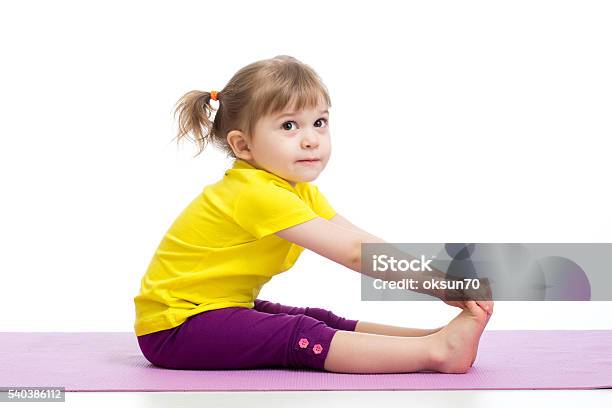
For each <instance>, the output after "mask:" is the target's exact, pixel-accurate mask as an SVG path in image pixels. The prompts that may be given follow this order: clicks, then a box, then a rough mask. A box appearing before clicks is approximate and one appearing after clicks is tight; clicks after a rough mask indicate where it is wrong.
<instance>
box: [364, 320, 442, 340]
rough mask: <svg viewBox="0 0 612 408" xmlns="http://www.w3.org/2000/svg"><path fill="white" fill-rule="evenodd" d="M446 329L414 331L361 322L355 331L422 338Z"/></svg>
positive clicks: (406, 328)
mask: <svg viewBox="0 0 612 408" xmlns="http://www.w3.org/2000/svg"><path fill="white" fill-rule="evenodd" d="M444 327H445V326H440V327H438V328H435V329H413V328H411V327H401V326H390V325H386V324H380V323H372V322H366V321H363V320H359V321H358V322H357V325H356V326H355V331H356V332H360V333H371V334H383V335H386V336H402V337H420V336H428V335H430V334H434V333H436V332H438V331H440V330H442V329H443V328H444Z"/></svg>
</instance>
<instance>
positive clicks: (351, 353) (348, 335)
mask: <svg viewBox="0 0 612 408" xmlns="http://www.w3.org/2000/svg"><path fill="white" fill-rule="evenodd" d="M436 346H437V344H436V343H434V341H433V340H432V339H431V338H430V337H398V336H385V335H380V334H371V333H359V332H349V331H338V332H336V335H335V336H334V337H333V339H332V342H331V345H330V349H329V353H328V355H327V359H326V360H325V366H324V368H325V370H326V371H332V372H341V373H410V372H417V371H435V369H436V361H435V357H434V356H435V352H434V347H436Z"/></svg>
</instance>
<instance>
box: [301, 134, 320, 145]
mask: <svg viewBox="0 0 612 408" xmlns="http://www.w3.org/2000/svg"><path fill="white" fill-rule="evenodd" d="M318 146H319V135H317V133H316V131H314V132H306V133H305V134H304V137H303V138H302V148H305V149H308V148H313V147H318Z"/></svg>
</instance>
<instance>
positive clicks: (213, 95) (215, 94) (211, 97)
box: [210, 91, 219, 101]
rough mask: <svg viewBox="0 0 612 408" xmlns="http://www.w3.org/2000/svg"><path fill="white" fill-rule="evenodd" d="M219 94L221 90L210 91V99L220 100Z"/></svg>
mask: <svg viewBox="0 0 612 408" xmlns="http://www.w3.org/2000/svg"><path fill="white" fill-rule="evenodd" d="M218 94H219V92H217V91H210V99H212V100H213V101H218V99H217V95H218Z"/></svg>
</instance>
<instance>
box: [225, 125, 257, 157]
mask: <svg viewBox="0 0 612 408" xmlns="http://www.w3.org/2000/svg"><path fill="white" fill-rule="evenodd" d="M227 144H229V145H230V147H231V148H232V150H233V151H234V155H235V156H236V157H238V158H240V159H243V160H251V159H253V155H252V154H251V150H250V149H249V140H248V138H247V137H246V135H245V134H244V133H243V132H241V131H240V130H232V131H230V132H228V134H227Z"/></svg>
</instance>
